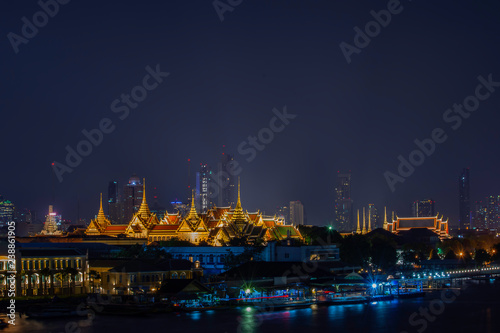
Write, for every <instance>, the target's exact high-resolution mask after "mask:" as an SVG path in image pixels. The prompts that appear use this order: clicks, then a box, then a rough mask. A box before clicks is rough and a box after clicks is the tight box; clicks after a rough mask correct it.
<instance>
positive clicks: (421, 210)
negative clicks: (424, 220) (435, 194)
mask: <svg viewBox="0 0 500 333" xmlns="http://www.w3.org/2000/svg"><path fill="white" fill-rule="evenodd" d="M435 206H436V202H435V201H434V200H432V199H426V200H415V201H413V203H412V204H411V215H412V216H413V217H427V216H436V214H435V211H436V207H435Z"/></svg>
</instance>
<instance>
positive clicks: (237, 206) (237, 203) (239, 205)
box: [234, 177, 439, 214]
mask: <svg viewBox="0 0 500 333" xmlns="http://www.w3.org/2000/svg"><path fill="white" fill-rule="evenodd" d="M238 208H239V209H241V210H243V208H241V197H240V177H238V201H237V202H236V208H235V209H234V210H236V209H238ZM438 214H439V213H438Z"/></svg>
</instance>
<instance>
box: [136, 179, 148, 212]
mask: <svg viewBox="0 0 500 333" xmlns="http://www.w3.org/2000/svg"><path fill="white" fill-rule="evenodd" d="M137 214H138V215H139V216H141V217H142V218H145V219H146V218H148V217H149V216H150V215H151V211H150V210H149V206H148V203H147V202H146V178H143V179H142V202H141V206H140V207H139V211H138V212H137Z"/></svg>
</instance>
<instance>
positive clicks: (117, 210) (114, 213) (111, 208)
mask: <svg viewBox="0 0 500 333" xmlns="http://www.w3.org/2000/svg"><path fill="white" fill-rule="evenodd" d="M118 189H119V186H118V182H116V181H110V182H109V184H108V215H109V219H110V220H111V221H112V222H114V223H118V224H120V223H123V208H122V203H121V200H120V195H119V192H118Z"/></svg>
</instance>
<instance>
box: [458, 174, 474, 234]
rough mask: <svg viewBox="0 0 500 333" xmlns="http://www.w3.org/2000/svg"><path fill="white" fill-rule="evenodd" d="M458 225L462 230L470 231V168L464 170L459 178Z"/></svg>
mask: <svg viewBox="0 0 500 333" xmlns="http://www.w3.org/2000/svg"><path fill="white" fill-rule="evenodd" d="M458 198H459V200H458V219H459V220H458V225H459V228H460V229H469V228H470V227H471V225H470V175H469V168H465V169H463V170H462V173H461V174H460V177H459V178H458Z"/></svg>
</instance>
